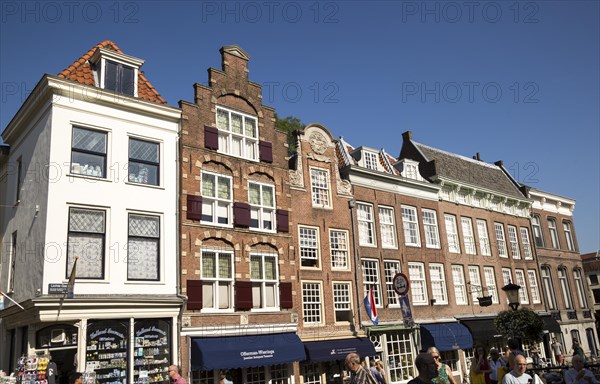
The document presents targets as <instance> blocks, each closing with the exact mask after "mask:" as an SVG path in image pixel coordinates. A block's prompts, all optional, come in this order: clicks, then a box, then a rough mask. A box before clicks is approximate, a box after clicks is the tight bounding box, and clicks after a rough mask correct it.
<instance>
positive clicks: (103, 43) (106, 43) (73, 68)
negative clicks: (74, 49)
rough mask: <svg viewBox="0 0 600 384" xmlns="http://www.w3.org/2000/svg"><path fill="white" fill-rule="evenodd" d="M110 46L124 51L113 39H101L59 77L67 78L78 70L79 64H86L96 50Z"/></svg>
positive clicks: (117, 50)
mask: <svg viewBox="0 0 600 384" xmlns="http://www.w3.org/2000/svg"><path fill="white" fill-rule="evenodd" d="M109 46H112V48H113V49H114V50H115V51H116V52H119V53H123V51H122V50H121V48H119V47H118V46H117V44H115V43H114V42H112V41H111V40H104V41H101V42H100V43H98V44H96V45H94V46H93V47H92V48H91V49H90V50H89V51H87V52H86V53H84V54H83V55H82V56H81V57H80V58H79V59H77V60H75V62H74V63H73V64H71V65H69V66H68V67H67V68H65V69H64V70H63V71H62V72H61V73H59V74H58V77H62V78H67V77H68V75H69V73H71V72H73V71H76V70H77V68H79V66H81V65H83V64H85V63H86V62H87V61H88V60H89V59H90V57H92V55H93V54H94V52H96V50H97V49H98V48H107V47H109Z"/></svg>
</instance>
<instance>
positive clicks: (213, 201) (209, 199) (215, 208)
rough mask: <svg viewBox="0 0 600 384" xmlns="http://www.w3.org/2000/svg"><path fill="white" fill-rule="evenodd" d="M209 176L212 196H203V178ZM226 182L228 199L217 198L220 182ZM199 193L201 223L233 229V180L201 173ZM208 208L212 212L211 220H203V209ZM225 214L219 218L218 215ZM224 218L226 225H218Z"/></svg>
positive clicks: (229, 177) (214, 174)
mask: <svg viewBox="0 0 600 384" xmlns="http://www.w3.org/2000/svg"><path fill="white" fill-rule="evenodd" d="M205 175H206V176H210V177H213V178H214V181H213V182H214V194H215V195H214V196H210V195H205V194H204V192H205V191H204V176H205ZM225 180H227V181H228V183H229V187H228V193H229V198H223V197H220V196H219V186H220V182H224V181H225ZM200 191H201V193H202V218H201V220H200V221H201V222H202V223H203V224H208V225H215V226H219V227H227V228H232V227H233V178H232V177H231V176H229V175H222V174H219V173H215V172H209V171H202V172H201V175H200ZM208 206H210V209H211V211H212V219H211V220H205V216H206V215H205V211H206V210H205V208H206V207H208ZM222 213H225V214H226V216H220V214H222ZM222 217H224V218H226V219H227V223H220V222H219V219H220V218H222Z"/></svg>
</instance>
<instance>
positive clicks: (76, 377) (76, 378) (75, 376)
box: [69, 372, 83, 384]
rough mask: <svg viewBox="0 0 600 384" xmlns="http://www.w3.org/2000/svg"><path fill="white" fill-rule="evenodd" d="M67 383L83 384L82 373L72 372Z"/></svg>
mask: <svg viewBox="0 0 600 384" xmlns="http://www.w3.org/2000/svg"><path fill="white" fill-rule="evenodd" d="M69 384H83V373H81V372H73V373H72V374H71V376H69Z"/></svg>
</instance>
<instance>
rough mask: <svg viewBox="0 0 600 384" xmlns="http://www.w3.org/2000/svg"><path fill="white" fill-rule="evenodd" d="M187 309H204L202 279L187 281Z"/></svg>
mask: <svg viewBox="0 0 600 384" xmlns="http://www.w3.org/2000/svg"><path fill="white" fill-rule="evenodd" d="M187 297H188V301H187V309H202V280H188V281H187Z"/></svg>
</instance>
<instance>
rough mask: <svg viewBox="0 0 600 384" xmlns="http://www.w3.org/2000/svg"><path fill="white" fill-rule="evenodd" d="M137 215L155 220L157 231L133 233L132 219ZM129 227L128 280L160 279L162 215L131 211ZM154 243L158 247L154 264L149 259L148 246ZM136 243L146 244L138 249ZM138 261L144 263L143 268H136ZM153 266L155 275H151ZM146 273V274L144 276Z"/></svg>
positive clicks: (143, 218) (128, 221) (144, 218)
mask: <svg viewBox="0 0 600 384" xmlns="http://www.w3.org/2000/svg"><path fill="white" fill-rule="evenodd" d="M136 217H137V218H139V219H142V220H151V221H153V222H155V223H156V228H154V230H155V233H150V232H148V231H146V232H145V233H140V232H137V233H132V227H131V225H132V220H135V218H136ZM127 228H128V229H127V281H160V279H161V273H162V252H161V243H162V233H161V232H162V225H161V217H160V216H156V215H147V214H141V213H135V212H130V213H129V214H128V217H127ZM151 229H152V228H151ZM153 243H155V247H156V255H155V256H156V260H155V264H154V265H152V264H153V263H152V261H151V260H149V256H150V253H151V252H148V248H147V247H148V245H150V246H151V244H153ZM135 244H144V245H143V247H144V248H142V249H138V248H137V246H136V245H135ZM137 262H141V263H142V265H141V268H140V267H138V268H135V267H136V265H135V264H136V263H137ZM151 266H154V269H155V271H154V276H152V275H150V270H151V268H150V267H151ZM130 274H136V277H132V276H130ZM144 275H146V276H145V277H144Z"/></svg>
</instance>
